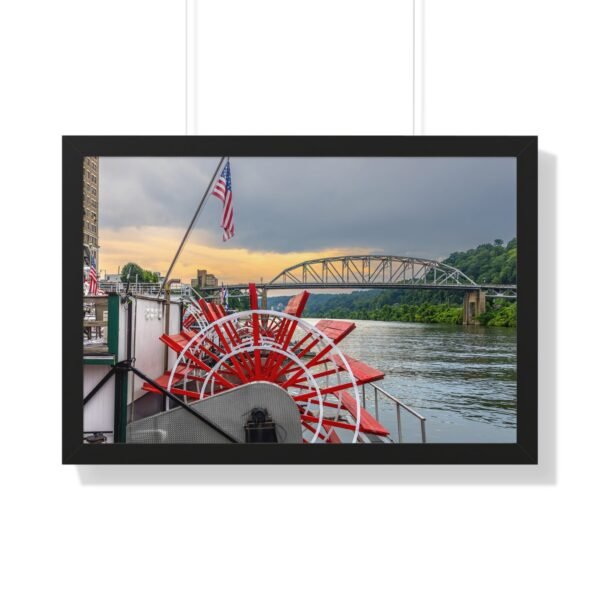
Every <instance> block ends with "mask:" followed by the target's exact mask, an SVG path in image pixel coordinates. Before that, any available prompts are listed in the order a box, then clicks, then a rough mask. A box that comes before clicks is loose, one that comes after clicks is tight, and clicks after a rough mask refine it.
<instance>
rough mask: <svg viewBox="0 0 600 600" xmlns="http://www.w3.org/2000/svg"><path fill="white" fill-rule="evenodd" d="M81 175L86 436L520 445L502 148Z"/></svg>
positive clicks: (512, 254) (93, 163)
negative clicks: (498, 152)
mask: <svg viewBox="0 0 600 600" xmlns="http://www.w3.org/2000/svg"><path fill="white" fill-rule="evenodd" d="M81 162H82V169H81V177H82V180H81V185H82V188H83V194H82V211H83V229H82V234H83V244H82V245H83V248H82V266H81V281H82V303H83V340H82V347H83V393H82V397H83V423H82V434H81V435H82V438H81V439H82V444H83V445H86V446H87V445H90V446H91V445H95V446H110V445H135V446H138V447H139V446H140V445H165V446H168V445H173V444H175V445H177V444H185V445H205V444H219V445H227V444H233V445H235V444H245V445H246V444H247V445H251V444H257V445H263V446H264V445H269V447H272V448H276V447H277V446H278V445H290V444H296V445H306V446H308V445H325V446H323V447H324V448H329V449H330V450H329V451H331V452H333V449H334V446H338V445H342V446H349V445H358V446H360V447H361V448H363V450H362V451H364V450H365V449H366V446H367V445H379V446H381V447H382V448H383V447H388V448H391V447H392V446H393V447H404V446H406V447H408V446H411V445H412V446H415V445H426V446H429V445H444V444H446V445H447V444H463V445H464V444H467V445H469V444H473V445H477V444H494V445H498V444H499V445H504V444H515V443H516V442H517V423H518V419H517V387H518V386H517V331H518V327H519V326H520V325H521V324H520V323H517V308H518V288H517V276H518V273H517V251H518V250H517V248H518V239H517V187H518V186H517V175H518V173H517V171H518V169H517V158H516V157H514V156H364V157H361V156H343V155H340V156H281V155H279V156H278V155H273V156H268V155H267V156H243V155H242V156H236V155H235V154H234V153H233V152H231V155H219V156H216V155H215V156H207V155H204V156H170V155H169V156H112V155H108V156H106V155H105V156H103V155H85V156H84V157H82V161H81ZM271 451H272V452H276V450H271ZM324 451H325V450H324ZM358 451H360V449H359V450H358ZM381 451H383V450H381Z"/></svg>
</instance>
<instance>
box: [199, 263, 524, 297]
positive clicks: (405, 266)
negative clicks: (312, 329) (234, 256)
mask: <svg viewBox="0 0 600 600" xmlns="http://www.w3.org/2000/svg"><path fill="white" fill-rule="evenodd" d="M227 287H228V288H229V289H230V290H231V289H239V290H244V289H247V288H248V284H247V283H245V284H239V285H228V286H227ZM257 287H260V288H263V289H265V290H277V289H280V290H288V289H377V288H381V289H399V288H406V289H427V290H436V289H437V290H448V291H465V292H467V291H484V292H485V294H486V296H487V297H488V298H511V299H516V297H517V286H515V285H494V284H478V283H477V282H475V281H473V279H471V278H470V277H468V276H467V275H465V274H464V273H463V272H462V271H460V270H459V269H457V268H456V267H453V266H451V265H447V264H445V263H441V262H438V261H435V260H429V259H425V258H412V257H405V256H390V255H356V256H337V257H333V258H319V259H315V260H309V261H305V262H302V263H298V264H296V265H293V266H291V267H289V268H287V269H285V270H284V271H281V273H279V274H278V275H277V276H276V277H274V278H273V279H272V280H271V281H270V282H269V283H266V284H257ZM219 289H220V288H219V287H214V288H203V290H206V291H208V292H210V291H214V292H218V291H219Z"/></svg>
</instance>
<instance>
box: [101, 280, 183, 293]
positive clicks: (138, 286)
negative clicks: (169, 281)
mask: <svg viewBox="0 0 600 600" xmlns="http://www.w3.org/2000/svg"><path fill="white" fill-rule="evenodd" d="M100 289H101V290H102V291H103V292H106V293H109V292H117V293H118V294H122V293H124V292H125V291H126V290H127V289H128V290H129V293H130V294H139V295H141V296H158V294H159V293H160V283H129V288H128V287H127V283H125V282H122V281H101V282H100ZM191 295H192V286H191V285H189V284H185V283H183V284H173V285H172V286H171V296H184V297H189V296H191Z"/></svg>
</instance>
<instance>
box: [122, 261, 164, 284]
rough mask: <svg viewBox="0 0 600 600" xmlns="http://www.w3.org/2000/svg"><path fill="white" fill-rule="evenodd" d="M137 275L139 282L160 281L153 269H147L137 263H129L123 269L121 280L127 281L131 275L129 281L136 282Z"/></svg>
mask: <svg viewBox="0 0 600 600" xmlns="http://www.w3.org/2000/svg"><path fill="white" fill-rule="evenodd" d="M136 275H137V281H138V283H158V277H157V276H156V275H155V274H154V273H153V272H152V271H146V270H145V269H143V268H142V267H140V265H138V264H136V263H132V262H130V263H127V264H126V265H125V266H124V267H123V268H122V269H121V281H123V282H125V281H127V277H128V276H129V282H130V283H135V281H136Z"/></svg>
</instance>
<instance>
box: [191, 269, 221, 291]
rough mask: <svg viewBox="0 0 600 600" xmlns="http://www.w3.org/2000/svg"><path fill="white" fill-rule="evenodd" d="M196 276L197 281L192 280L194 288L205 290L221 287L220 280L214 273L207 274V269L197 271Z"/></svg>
mask: <svg viewBox="0 0 600 600" xmlns="http://www.w3.org/2000/svg"><path fill="white" fill-rule="evenodd" d="M196 274H197V277H196V279H192V287H198V288H205V287H216V286H217V285H219V280H218V279H217V278H216V277H215V276H214V275H213V274H212V273H207V272H206V269H202V270H200V269H197V270H196Z"/></svg>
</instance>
